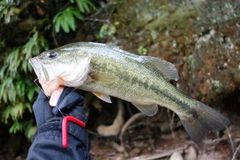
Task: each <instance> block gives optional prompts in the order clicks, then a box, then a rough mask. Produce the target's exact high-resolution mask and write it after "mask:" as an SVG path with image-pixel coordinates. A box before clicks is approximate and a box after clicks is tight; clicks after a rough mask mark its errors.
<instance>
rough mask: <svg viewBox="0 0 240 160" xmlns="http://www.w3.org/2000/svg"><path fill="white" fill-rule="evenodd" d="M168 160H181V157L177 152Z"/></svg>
mask: <svg viewBox="0 0 240 160" xmlns="http://www.w3.org/2000/svg"><path fill="white" fill-rule="evenodd" d="M169 160H183V157H182V155H181V154H180V153H179V152H174V153H173V154H172V155H171V157H170V159H169Z"/></svg>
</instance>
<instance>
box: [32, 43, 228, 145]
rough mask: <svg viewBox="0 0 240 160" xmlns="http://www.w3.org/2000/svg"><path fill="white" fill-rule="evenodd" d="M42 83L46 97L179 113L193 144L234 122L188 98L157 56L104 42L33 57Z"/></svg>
mask: <svg viewBox="0 0 240 160" xmlns="http://www.w3.org/2000/svg"><path fill="white" fill-rule="evenodd" d="M29 61H30V63H31V65H32V66H33V68H34V71H35V73H36V75H37V76H38V78H39V81H42V82H44V83H49V87H48V88H45V89H44V91H45V93H46V94H47V95H51V93H52V92H53V91H54V90H55V89H56V88H57V87H59V86H69V87H76V88H78V89H81V90H85V91H90V92H92V93H93V94H95V95H96V96H97V97H99V98H100V99H102V100H104V101H106V102H109V103H110V102H111V99H110V96H114V97H118V98H120V99H123V100H126V101H129V102H131V103H132V104H133V105H135V106H136V107H137V108H138V109H139V110H140V111H141V112H142V113H144V114H146V115H148V116H153V115H154V114H156V113H157V111H158V105H160V106H164V107H166V108H169V109H170V110H172V111H173V112H175V113H176V114H177V115H178V116H179V118H180V120H181V122H182V124H183V126H184V128H185V130H186V131H187V133H188V134H189V136H190V137H191V139H192V140H193V141H194V142H195V143H197V144H200V143H201V141H202V139H203V138H204V137H205V135H206V134H207V133H208V132H209V131H218V130H221V129H225V128H226V127H227V126H228V125H229V124H230V121H229V120H228V119H227V118H225V117H224V116H223V115H222V114H220V113H219V112H217V111H216V110H214V109H212V108H211V107H209V106H207V105H205V104H203V103H201V102H199V101H196V100H194V99H191V98H189V97H188V96H186V95H184V94H182V93H181V92H180V91H179V90H178V89H176V88H175V87H174V86H173V85H171V84H170V83H169V82H168V81H167V80H166V79H173V80H178V72H177V69H176V68H175V66H174V65H173V64H171V63H169V62H167V61H164V60H161V59H159V58H155V57H149V56H138V55H135V54H131V53H129V52H126V51H124V50H121V49H120V48H118V47H116V46H113V45H108V44H100V43H91V42H79V43H73V44H68V45H65V46H62V47H59V48H56V49H53V50H50V51H46V52H43V53H42V54H40V55H39V56H37V57H34V58H31V59H30V60H29Z"/></svg>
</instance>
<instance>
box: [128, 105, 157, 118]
mask: <svg viewBox="0 0 240 160" xmlns="http://www.w3.org/2000/svg"><path fill="white" fill-rule="evenodd" d="M132 104H133V105H134V106H135V107H137V108H138V109H139V110H140V111H141V112H142V113H144V114H146V115H147V116H153V115H155V114H156V113H157V111H158V106H157V105H156V104H153V105H144V104H136V103H132Z"/></svg>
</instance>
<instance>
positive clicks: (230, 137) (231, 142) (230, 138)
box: [226, 128, 235, 153]
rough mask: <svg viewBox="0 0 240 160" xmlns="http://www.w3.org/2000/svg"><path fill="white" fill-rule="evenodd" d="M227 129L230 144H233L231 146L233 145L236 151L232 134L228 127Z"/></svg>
mask: <svg viewBox="0 0 240 160" xmlns="http://www.w3.org/2000/svg"><path fill="white" fill-rule="evenodd" d="M226 130H227V133H228V137H229V141H230V144H231V147H232V153H234V150H235V148H234V144H233V140H232V135H231V133H230V131H229V129H228V128H226Z"/></svg>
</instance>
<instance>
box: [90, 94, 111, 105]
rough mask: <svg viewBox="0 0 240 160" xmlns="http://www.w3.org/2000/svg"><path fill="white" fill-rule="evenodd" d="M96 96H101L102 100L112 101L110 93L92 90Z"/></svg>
mask: <svg viewBox="0 0 240 160" xmlns="http://www.w3.org/2000/svg"><path fill="white" fill-rule="evenodd" d="M92 93H93V94H94V95H95V96H97V97H98V98H100V99H101V100H103V101H105V102H107V103H112V101H111V98H110V96H109V95H106V94H104V93H100V92H92Z"/></svg>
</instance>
